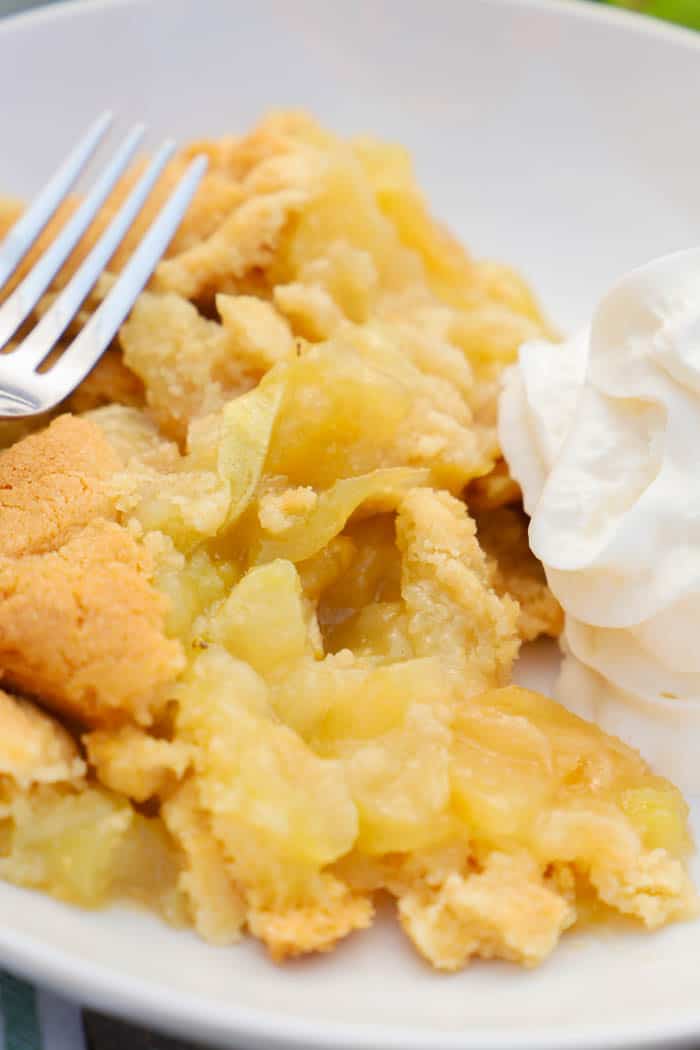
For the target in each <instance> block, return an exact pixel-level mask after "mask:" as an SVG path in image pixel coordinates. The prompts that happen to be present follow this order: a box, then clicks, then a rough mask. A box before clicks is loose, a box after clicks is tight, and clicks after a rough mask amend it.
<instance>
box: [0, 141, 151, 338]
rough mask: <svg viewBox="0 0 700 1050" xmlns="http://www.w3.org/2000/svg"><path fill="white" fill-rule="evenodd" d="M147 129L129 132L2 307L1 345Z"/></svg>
mask: <svg viewBox="0 0 700 1050" xmlns="http://www.w3.org/2000/svg"><path fill="white" fill-rule="evenodd" d="M144 130H145V129H144V127H143V125H141V124H137V125H136V126H135V127H134V128H133V129H132V130H131V131H130V132H129V134H128V135H127V137H126V139H125V140H124V142H123V143H122V145H121V146H120V148H119V149H118V150H117V152H116V154H115V155H114V158H113V159H112V160H111V162H110V163H109V164H108V165H107V167H106V168H105V170H104V171H103V172H102V174H101V175H100V177H99V178H98V180H97V182H96V183H95V185H94V186H93V188H92V190H91V191H90V193H89V194H88V195H87V196H86V198H85V200H84V201H83V203H82V204H81V205H80V207H79V208H78V209H77V211H76V212H75V213H74V214H73V215H72V217H71V218H70V219H69V220H68V222H67V223H66V225H65V226H64V227H63V229H62V230H61V232H60V233H59V234H58V236H57V237H56V238H55V240H54V241H53V242H52V243H51V245H50V246H49V248H47V250H46V251H45V252H44V253H43V255H42V256H41V258H40V259H39V260H38V261H37V263H36V264H35V266H34V267H33V268H32V269H31V270H30V272H29V273H28V274H27V276H26V277H25V278H24V280H23V281H22V282H21V283H20V284H19V285H18V286H17V288H15V290H14V292H13V293H12V295H10V296H9V297H8V298H7V300H6V301H5V303H4V304H3V305H2V307H0V347H3V346H5V344H6V343H7V342H8V341H9V340H10V339H11V338H12V336H13V335H14V334H15V332H16V331H17V329H18V328H19V326H20V325H21V324H22V322H23V321H25V320H26V319H27V317H28V316H29V314H30V313H31V312H32V310H33V309H34V307H35V306H36V304H37V303H38V302H39V299H41V297H42V295H43V294H44V292H45V291H46V289H47V288H48V287H49V285H50V284H51V282H52V280H53V279H54V277H55V276H56V274H57V273H58V271H59V270H60V268H61V266H62V265H63V263H64V262H65V261H66V259H67V258H68V256H69V255H70V253H71V252H72V251H73V249H74V248H75V246H76V244H77V243H78V241H79V240H80V238H81V237H82V236H83V234H84V233H85V231H86V230H87V228H88V226H89V225H90V223H91V222H92V220H93V219H94V218H95V216H96V215H97V213H98V211H99V210H100V208H101V207H102V205H103V204H104V202H105V200H106V199H107V197H108V196H109V193H110V192H111V190H112V189H113V188H114V186H115V184H116V182H117V181H118V179H119V178H120V176H121V175H122V174H123V173H124V171H125V170H126V168H127V166H128V164H129V161H130V160H131V158H132V157H133V155H134V153H135V152H136V148H137V146H138V144H139V142H140V141H141V139H142V138H143V133H144Z"/></svg>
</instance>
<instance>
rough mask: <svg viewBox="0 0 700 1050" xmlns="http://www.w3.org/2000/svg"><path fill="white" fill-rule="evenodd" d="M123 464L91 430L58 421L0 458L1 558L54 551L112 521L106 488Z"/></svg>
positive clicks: (63, 418)
mask: <svg viewBox="0 0 700 1050" xmlns="http://www.w3.org/2000/svg"><path fill="white" fill-rule="evenodd" d="M118 467H119V460H118V459H117V457H116V456H115V454H114V453H113V451H112V449H111V447H110V445H109V444H108V443H107V441H106V440H105V439H104V437H103V436H102V433H101V432H100V431H99V430H98V429H97V427H95V426H94V425H93V424H91V423H88V422H86V421H85V420H82V419H76V418H75V417H73V416H59V418H58V419H56V420H54V422H53V423H52V424H51V425H50V426H49V427H48V428H47V429H46V430H42V431H41V432H40V433H38V434H34V435H30V436H29V437H27V438H25V439H24V440H23V441H20V442H18V443H17V444H16V445H13V446H12V448H10V449H8V450H7V451H6V452H3V453H2V455H0V555H1V556H3V557H5V558H16V557H22V556H23V555H32V554H41V553H43V552H45V551H51V550H56V549H57V548H58V547H60V546H62V544H64V543H65V542H66V541H67V540H68V539H70V538H71V537H72V536H74V535H75V533H76V532H77V531H78V530H79V529H81V528H82V527H83V526H84V525H86V524H87V523H88V522H90V521H92V520H94V519H95V518H109V517H113V516H114V509H113V503H112V499H111V497H110V496H109V494H108V490H107V486H106V484H105V482H106V481H107V479H108V478H109V477H110V476H111V474H112V473H113V472H114V471H115V470H116V469H117V468H118Z"/></svg>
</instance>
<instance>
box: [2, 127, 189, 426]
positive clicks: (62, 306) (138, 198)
mask: <svg viewBox="0 0 700 1050" xmlns="http://www.w3.org/2000/svg"><path fill="white" fill-rule="evenodd" d="M111 122H112V115H111V114H110V113H104V114H103V115H102V116H101V117H100V118H99V119H98V120H96V121H95V123H94V124H93V125H92V126H91V127H90V128H89V130H88V131H87V133H86V134H85V135H84V137H83V138H82V139H81V140H80V142H79V143H78V144H77V146H75V148H74V149H73V150H72V152H71V153H70V154H69V156H68V157H67V158H66V160H65V161H64V162H63V164H62V165H61V167H60V168H59V169H58V171H56V173H55V174H54V175H53V177H52V178H51V179H50V180H49V182H48V183H47V184H46V186H45V187H44V189H43V190H42V191H41V192H40V193H39V195H38V196H37V197H36V199H35V200H34V202H33V203H32V205H31V207H30V208H29V209H28V210H27V211H26V212H24V214H23V215H22V216H20V218H19V219H18V220H17V222H16V223H15V224H14V226H13V227H12V228H11V230H10V231H9V233H8V234H7V236H6V237H5V240H4V241H2V242H1V243H0V290H1V289H2V288H3V287H4V286H5V284H6V283H7V281H8V280H9V278H10V277H11V276H12V275H13V273H14V272H15V271H16V270H17V267H18V266H19V264H20V263H21V261H22V259H23V258H24V256H25V255H26V254H27V252H28V250H29V249H30V248H31V246H32V245H33V244H34V242H35V241H36V239H37V237H38V236H39V234H40V233H41V231H42V230H43V229H44V227H45V226H46V224H47V222H48V221H49V219H50V218H51V217H52V215H53V214H54V213H55V211H56V209H57V208H58V206H59V205H60V204H61V202H62V201H63V200H64V199H65V197H66V195H67V194H68V192H69V190H70V189H71V187H72V186H73V185H74V183H75V182H76V180H77V178H78V176H79V175H80V174H81V172H82V171H83V169H84V168H85V167H86V165H87V163H88V161H89V160H90V158H91V157H92V155H93V153H94V152H95V150H96V149H97V147H98V145H99V144H100V142H101V141H102V139H103V138H104V136H105V134H106V132H107V129H108V128H109V126H110V124H111ZM144 131H145V128H144V126H143V125H141V124H137V125H136V126H135V127H133V128H132V129H131V131H130V132H129V134H128V135H127V136H126V138H125V139H124V141H123V142H122V144H121V145H120V146H119V148H118V149H117V151H116V153H115V154H114V155H113V157H112V159H111V160H110V162H109V163H108V164H107V166H106V167H105V168H104V170H103V171H102V172H101V174H100V175H99V176H98V178H97V179H96V181H95V183H94V185H93V186H92V189H91V190H90V192H89V193H88V194H87V195H86V197H85V198H84V200H83V202H82V204H81V205H80V206H79V207H78V209H77V210H76V211H75V212H74V214H73V215H72V217H71V218H70V219H69V220H68V222H67V223H66V224H65V225H64V226H63V228H62V229H61V231H60V232H59V234H58V235H57V236H56V237H55V238H54V240H53V241H52V243H51V245H50V246H49V247H48V248H47V250H46V251H45V252H44V253H43V254H42V256H41V257H40V259H39V260H38V261H37V262H36V264H35V265H34V266H33V267H32V269H31V270H30V271H29V273H28V274H27V276H26V277H24V278H23V279H22V281H21V282H20V283H19V284H18V285H17V287H16V288H15V289H14V290H13V291H12V293H11V294H10V295H9V296H8V298H7V299H6V301H5V302H4V303H3V304H2V306H0V418H15V419H16V418H18V417H23V416H33V415H38V414H40V413H43V412H48V411H49V410H50V409H52V408H55V407H56V405H58V404H60V403H61V401H63V400H64V399H65V398H66V397H68V395H69V394H71V393H72V392H73V391H74V390H75V389H76V387H78V386H79V385H80V383H81V382H82V381H83V379H84V378H85V377H86V376H87V375H88V373H89V372H90V371H91V370H92V368H94V366H95V365H96V363H97V361H98V360H99V359H100V357H101V356H102V354H103V353H104V352H105V350H106V349H107V347H108V346H109V344H110V343H111V341H112V339H113V338H114V336H115V335H116V334H117V332H118V330H119V328H120V326H121V324H122V322H123V321H124V320H125V318H126V316H127V314H128V313H129V311H130V310H131V308H132V306H133V305H134V303H135V301H136V299H137V297H138V295H139V293H140V292H141V290H142V289H143V287H144V285H145V284H146V282H147V281H148V278H149V277H150V276H151V274H152V273H153V270H154V269H155V267H156V264H157V263H158V261H159V259H160V258H161V257H162V255H163V253H164V252H165V250H166V248H167V246H168V244H169V243H170V241H171V239H172V237H173V235H174V233H175V231H176V230H177V228H178V226H179V225H180V222H181V221H182V218H183V216H184V214H185V212H186V211H187V208H188V206H189V203H190V201H191V200H192V197H193V196H194V193H195V191H196V189H197V186H198V185H199V182H200V180H201V178H202V175H203V174H204V171H205V170H206V166H207V159H206V157H204V156H199V157H195V158H194V160H193V161H192V162H191V163H190V165H189V167H188V168H187V170H186V171H185V174H184V175H183V176H182V178H181V179H180V181H179V183H178V185H177V187H176V188H175V190H174V191H173V193H172V194H171V196H170V197H169V199H168V200H167V202H166V203H165V204H164V205H163V207H162V208H161V210H160V212H159V213H158V215H157V216H156V218H155V219H154V220H153V222H152V224H151V226H150V227H149V229H148V231H147V232H146V234H145V235H144V237H143V238H142V240H141V241H140V243H139V245H138V246H137V248H136V249H135V250H134V253H133V254H132V256H131V257H130V259H129V261H128V263H127V264H126V266H125V267H124V269H123V270H122V272H121V274H120V275H119V277H118V278H117V280H116V281H115V283H114V285H113V286H112V288H111V290H110V291H109V293H108V295H107V296H106V297H105V299H104V300H103V302H102V303H101V304H100V306H99V307H98V308H97V310H96V311H95V312H94V314H93V315H92V317H91V318H90V320H89V321H87V323H86V324H85V325H84V326H83V328H82V330H81V331H80V333H79V334H78V335H77V336H76V337H75V339H74V340H73V341H72V342H71V344H70V345H69V346H68V347H67V348H66V349H65V350H64V351H63V353H62V354H61V355H60V356H59V357H58V358H57V360H56V361H55V363H53V364H52V365H51V367H50V368H48V369H46V370H44V371H39V368H40V367H41V365H42V363H43V362H44V361H45V360H46V358H47V357H48V355H49V354H50V353H51V351H52V350H53V349H54V347H55V346H56V344H57V342H58V340H59V339H60V337H61V336H62V335H63V333H64V332H65V330H66V328H67V327H68V325H69V324H70V323H71V321H72V320H73V318H74V317H75V316H76V314H77V313H78V311H79V309H80V307H81V305H82V304H83V302H84V300H85V299H86V298H87V295H88V293H89V292H90V290H91V288H92V287H93V286H94V285H95V283H96V282H97V279H98V278H99V276H100V274H101V273H102V272H103V271H104V269H105V267H106V266H107V263H108V262H109V260H110V259H111V257H112V255H113V254H114V253H115V251H116V250H117V248H118V247H119V245H120V244H121V242H122V240H123V239H124V237H125V236H126V234H127V232H128V231H129V229H130V228H131V226H132V224H133V222H134V220H135V218H136V216H137V215H138V213H139V212H140V210H141V208H142V207H143V205H144V203H145V202H146V199H147V197H148V196H149V194H150V192H151V190H152V189H153V187H154V186H155V184H156V182H157V181H158V178H159V177H160V175H161V173H162V171H163V169H164V168H165V166H166V164H167V163H168V161H169V160H170V158H171V157H172V155H173V153H174V151H175V144H174V143H173V142H172V141H167V142H165V143H164V144H163V146H161V148H160V149H159V151H158V153H157V154H156V155H155V156H154V158H153V160H152V161H151V163H150V164H149V165H148V167H147V169H146V170H145V172H144V173H143V175H142V176H141V178H140V179H139V180H138V182H137V183H136V185H135V186H134V188H133V189H132V191H131V193H130V194H129V196H128V197H127V199H126V201H125V202H124V204H123V205H122V206H121V208H120V209H119V211H118V212H117V214H116V215H115V216H114V218H113V219H112V221H111V222H110V224H109V226H108V227H107V229H106V230H105V231H104V233H103V234H102V235H101V236H100V238H99V240H98V241H97V242H96V244H95V245H94V247H93V248H92V249H91V251H90V253H89V254H88V255H87V257H86V258H85V260H84V261H83V262H82V263H81V265H80V266H79V268H78V269H77V270H76V272H75V274H74V275H73V277H72V278H71V280H70V281H69V283H68V284H67V285H66V286H65V288H64V289H63V290H62V291H61V293H60V294H59V295H58V296H57V298H56V299H55V301H54V302H53V303H52V305H51V307H50V308H49V309H48V310H47V312H46V313H45V314H44V316H43V317H42V318H41V320H40V321H39V322H38V323H37V324H36V325H35V327H34V328H33V329H32V331H31V332H30V333H29V335H28V336H27V337H26V338H25V339H23V340H22V341H21V342H20V343H19V344H18V345H17V346H16V347H14V348H13V349H12V350H9V351H4V348H5V347H6V346H7V344H8V343H9V341H10V340H11V339H12V337H13V336H14V335H15V333H16V332H17V331H18V329H19V328H20V326H21V325H22V324H23V323H24V322H25V321H26V320H27V318H28V317H29V316H30V314H31V313H32V311H33V310H34V309H35V308H36V306H37V304H38V302H39V300H40V299H41V297H42V296H43V295H44V293H45V292H46V291H47V289H48V288H49V286H50V284H51V282H52V281H53V279H54V277H55V276H56V274H57V273H58V271H59V270H60V268H61V267H62V266H63V264H64V262H65V261H66V259H67V258H68V256H69V255H70V253H71V252H72V251H73V249H74V248H75V247H76V245H77V244H78V242H79V241H80V239H81V238H82V237H83V235H84V234H85V232H86V230H87V229H88V227H89V226H90V224H91V223H92V221H93V219H94V218H95V216H96V215H97V214H98V212H99V210H100V208H101V207H102V205H103V204H104V202H105V200H106V199H107V197H108V196H109V194H110V192H111V191H112V190H113V189H114V186H115V184H116V183H117V181H118V180H119V178H120V177H121V176H122V175H123V174H124V172H125V171H126V169H127V167H128V165H129V163H130V162H131V160H132V159H133V157H134V154H135V153H136V150H137V148H138V145H139V143H140V142H141V139H142V138H143V135H144ZM3 351H4V352H3Z"/></svg>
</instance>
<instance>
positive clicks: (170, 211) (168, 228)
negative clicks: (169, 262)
mask: <svg viewBox="0 0 700 1050" xmlns="http://www.w3.org/2000/svg"><path fill="white" fill-rule="evenodd" d="M206 168H207V158H206V157H204V156H199V157H195V159H194V160H193V161H192V163H191V164H190V165H189V167H188V169H187V171H186V172H185V174H184V175H183V176H182V178H181V179H180V182H179V183H178V185H177V188H176V190H175V192H174V193H173V194H172V196H171V197H170V199H169V200H168V202H167V204H165V205H164V207H163V208H162V209H161V210H160V212H159V213H158V216H157V218H156V219H155V220H154V222H153V223H152V224H151V226H150V228H149V230H148V232H147V233H146V235H145V236H144V238H143V240H142V241H141V243H140V244H139V246H138V248H137V249H136V251H135V252H134V254H133V255H132V257H131V259H130V260H129V262H128V263H127V265H126V266H125V267H124V269H123V270H122V272H121V274H120V276H119V279H118V280H117V282H116V284H115V285H114V287H113V288H112V290H111V291H110V293H109V295H108V296H107V298H106V299H105V301H104V302H103V303H102V305H101V306H100V307H98V309H97V310H96V311H95V313H94V314H93V315H92V317H91V318H90V320H89V321H88V322H87V324H86V325H85V327H84V328H83V330H82V331H81V332H80V334H79V335H77V336H76V337H75V339H74V340H73V342H72V343H71V345H70V346H69V347H68V349H67V350H65V351H64V353H63V354H62V355H61V357H60V358H59V359H58V361H57V362H56V364H55V365H54V366H53V367H52V368H50V369H49V370H48V371H47V372H44V373H42V374H41V375H40V376H37V377H36V378H37V379H38V380H40V381H42V382H43V384H44V385H46V386H47V387H50V388H51V389H52V390H55V391H56V395H57V396H56V399H55V401H54V402H53V403H54V404H58V403H59V401H62V400H63V398H65V397H66V396H67V395H68V394H69V393H70V392H71V391H72V390H73V389H75V387H77V386H78V384H79V383H80V382H81V381H82V380H83V379H84V378H85V376H86V375H87V374H88V372H89V371H90V370H91V369H92V368H93V367H94V365H95V364H96V363H97V361H98V360H99V358H100V357H101V356H102V354H103V353H104V351H105V350H106V349H107V347H108V346H109V344H110V343H111V341H112V339H113V338H114V336H115V335H116V334H117V332H118V331H119V328H120V326H121V324H122V321H124V319H125V317H126V316H127V314H128V313H129V311H130V310H131V308H132V306H133V305H134V303H135V301H136V299H137V297H138V295H139V293H140V292H141V290H142V289H143V287H144V285H145V284H146V282H147V281H148V278H149V277H150V276H151V274H152V273H153V270H154V269H155V267H156V264H157V263H158V261H159V260H160V258H161V256H162V255H163V253H164V251H165V249H166V248H167V246H168V244H169V243H170V241H171V240H172V237H173V235H174V233H175V231H176V230H177V228H178V226H179V225H180V223H181V221H182V218H183V216H184V214H185V212H186V211H187V208H188V206H189V203H190V201H191V200H192V197H193V196H194V194H195V191H196V189H197V186H198V185H199V183H200V181H201V178H202V176H203V174H204V172H205V171H206Z"/></svg>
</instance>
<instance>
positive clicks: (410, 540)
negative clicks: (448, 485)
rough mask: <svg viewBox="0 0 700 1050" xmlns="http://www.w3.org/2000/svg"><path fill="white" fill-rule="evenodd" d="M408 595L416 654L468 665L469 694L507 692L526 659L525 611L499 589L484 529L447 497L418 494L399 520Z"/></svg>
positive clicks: (401, 511)
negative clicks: (483, 542) (520, 632)
mask: <svg viewBox="0 0 700 1050" xmlns="http://www.w3.org/2000/svg"><path fill="white" fill-rule="evenodd" d="M396 542H397V544H398V547H399V550H400V551H401V554H402V557H403V581H402V587H401V589H402V593H403V596H404V599H405V601H406V606H407V610H408V615H409V630H410V634H411V639H412V642H413V646H414V649H415V652H416V655H418V656H423V655H426V656H427V655H435V654H437V653H441V654H443V655H444V656H445V657H446V658H447V659H448V660H451V661H457V662H458V664H459V663H460V662H461V663H462V666H463V672H464V678H463V688H464V689H465V690H466V691H468V692H474V693H478V692H481V691H482V690H484V689H489V688H491V687H493V686H494V685H502V684H504V682H505V681H506V679H507V676H508V675H509V673H510V669H511V667H512V665H513V661H514V660H515V657H516V656H517V653H518V648H519V641H518V638H517V634H516V619H517V615H518V609H517V606H516V604H515V603H514V602H513V601H512V599H510V598H508V597H507V596H506V597H504V598H499V597H498V595H497V594H496V593H495V592H494V591H493V590H492V589H491V586H490V578H489V571H488V566H487V562H486V558H485V556H484V554H483V552H482V550H481V548H480V547H479V544H478V542H477V539H476V526H475V524H474V522H473V521H472V519H471V518H469V517H468V515H467V512H466V510H465V507H464V504H462V503H460V501H459V500H457V499H455V498H454V497H453V496H450V495H449V494H448V493H446V492H435V491H433V490H432V489H414V490H413V491H412V492H410V493H409V494H408V495H407V496H406V497H405V499H404V500H403V502H402V504H401V506H400V509H399V513H398V516H397V521H396Z"/></svg>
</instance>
